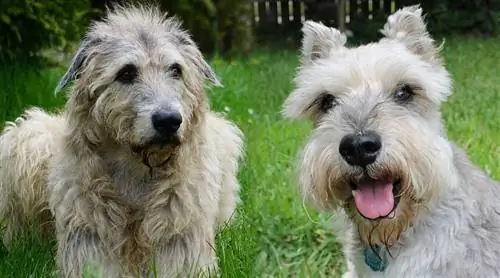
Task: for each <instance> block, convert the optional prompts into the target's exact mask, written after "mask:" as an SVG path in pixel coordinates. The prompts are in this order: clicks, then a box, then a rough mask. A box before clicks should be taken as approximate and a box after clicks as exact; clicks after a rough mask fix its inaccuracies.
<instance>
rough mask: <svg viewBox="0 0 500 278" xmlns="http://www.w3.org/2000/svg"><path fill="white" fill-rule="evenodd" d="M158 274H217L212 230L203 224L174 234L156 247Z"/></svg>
mask: <svg viewBox="0 0 500 278" xmlns="http://www.w3.org/2000/svg"><path fill="white" fill-rule="evenodd" d="M154 257H155V265H154V266H153V269H152V272H154V273H155V274H156V276H155V277H160V278H166V277H216V275H217V273H218V267H217V258H216V254H215V246H214V237H213V233H212V232H211V231H210V232H209V231H206V230H204V229H202V228H201V227H198V228H194V229H192V230H191V231H189V232H185V233H182V234H176V235H173V236H172V237H171V238H170V239H168V240H166V241H165V242H160V244H159V246H158V248H156V249H155V256H154Z"/></svg>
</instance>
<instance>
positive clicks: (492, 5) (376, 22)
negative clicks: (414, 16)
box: [348, 0, 500, 42]
mask: <svg viewBox="0 0 500 278" xmlns="http://www.w3.org/2000/svg"><path fill="white" fill-rule="evenodd" d="M417 2H418V1H406V4H400V5H403V6H405V5H412V4H416V3H417ZM420 3H421V5H422V8H423V11H424V14H426V21H427V25H428V29H429V31H430V32H431V33H432V34H434V35H441V36H443V35H450V34H456V33H462V34H480V35H486V36H491V35H494V34H495V33H496V32H497V29H498V24H499V20H500V0H443V1H434V0H426V1H420ZM398 8H400V7H398ZM386 20H387V14H386V13H384V12H383V11H382V10H380V12H379V13H375V14H374V15H373V19H372V20H368V19H367V18H366V16H361V17H359V18H355V19H354V20H352V22H351V23H350V24H349V27H348V28H349V29H350V30H351V31H353V33H354V40H355V41H362V42H367V41H372V40H375V39H378V38H380V32H378V31H379V29H380V28H382V26H383V24H384V23H385V21H386Z"/></svg>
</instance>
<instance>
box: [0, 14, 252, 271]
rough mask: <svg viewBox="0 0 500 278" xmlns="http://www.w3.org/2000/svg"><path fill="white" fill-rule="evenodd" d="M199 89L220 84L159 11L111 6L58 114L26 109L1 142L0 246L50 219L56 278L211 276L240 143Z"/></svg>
mask: <svg viewBox="0 0 500 278" xmlns="http://www.w3.org/2000/svg"><path fill="white" fill-rule="evenodd" d="M206 79H208V80H210V81H211V82H213V83H215V84H216V85H220V83H219V81H218V79H217V77H216V75H215V74H214V72H213V70H212V69H211V68H210V66H209V65H208V64H207V62H206V61H205V60H204V59H203V57H202V54H201V53H200V51H199V49H198V48H197V46H196V45H195V43H194V42H193V40H192V39H191V38H190V36H189V35H188V33H187V32H186V31H183V30H182V29H181V26H180V24H179V22H178V21H176V20H175V19H173V18H167V17H165V16H164V15H162V14H161V12H160V11H159V10H158V9H155V8H143V7H116V8H115V9H113V10H111V11H109V13H108V15H107V17H106V18H105V19H103V20H102V21H99V22H95V23H94V24H93V25H92V26H91V28H90V30H89V31H88V33H87V35H86V37H85V39H84V40H83V41H82V43H81V46H80V48H79V49H78V52H77V53H76V55H75V57H74V59H73V61H72V63H71V66H70V68H69V69H68V71H67V73H66V74H65V75H64V77H63V78H62V80H61V82H60V84H59V86H58V88H57V90H62V89H64V88H65V87H66V86H67V85H68V84H69V83H70V82H72V81H75V82H74V86H73V87H72V89H71V91H70V93H69V99H68V101H67V103H66V107H65V109H64V111H63V112H62V113H60V114H57V115H51V114H47V113H45V112H43V111H41V110H39V109H30V110H28V111H26V112H25V114H24V115H23V117H22V118H19V119H18V120H17V121H16V122H15V123H9V124H8V126H7V127H6V129H5V131H4V133H3V135H2V136H1V137H0V165H2V168H1V169H0V219H1V220H0V221H2V222H3V221H5V223H6V226H7V227H6V233H5V237H4V242H5V243H6V244H7V245H9V244H10V242H11V240H12V239H13V237H15V236H16V235H17V234H18V233H19V232H21V231H22V230H23V229H25V228H26V227H27V226H28V225H29V224H31V223H34V222H35V221H38V222H40V221H47V220H51V219H53V218H54V219H55V232H56V235H57V242H58V248H57V264H58V268H59V270H60V275H61V276H62V277H81V276H82V273H84V271H85V269H86V268H87V267H88V268H89V269H90V270H91V271H93V272H100V273H102V275H103V276H104V277H125V276H141V277H144V276H148V275H149V274H148V271H149V270H150V268H151V267H150V265H151V264H154V271H155V273H156V275H158V277H172V276H176V275H180V276H183V277H185V276H186V275H188V274H189V275H190V274H193V275H195V274H199V273H200V272H203V273H208V272H215V271H216V270H217V258H216V254H215V249H214V248H215V242H214V240H215V233H216V229H217V228H218V227H219V226H220V225H221V224H222V223H224V222H226V221H228V220H229V219H230V218H231V216H232V215H233V213H234V210H235V207H236V205H237V203H238V201H239V197H238V192H239V184H238V181H237V177H236V174H237V170H238V162H239V160H240V158H241V156H242V138H243V137H242V134H241V132H240V130H239V128H238V127H236V126H235V125H233V124H232V123H231V122H229V121H227V120H225V119H223V118H221V117H220V116H217V115H216V114H214V113H213V112H211V110H210V107H209V104H208V100H207V96H206V93H205V87H204V80H206ZM46 227H49V228H50V225H46ZM44 230H46V231H50V229H44Z"/></svg>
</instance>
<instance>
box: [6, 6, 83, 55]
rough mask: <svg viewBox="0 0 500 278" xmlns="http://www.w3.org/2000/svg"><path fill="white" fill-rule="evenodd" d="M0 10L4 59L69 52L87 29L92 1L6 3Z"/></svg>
mask: <svg viewBox="0 0 500 278" xmlns="http://www.w3.org/2000/svg"><path fill="white" fill-rule="evenodd" d="M1 5H2V7H1V9H0V34H2V35H1V36H0V59H14V58H16V57H19V56H23V57H36V56H38V55H39V54H40V50H42V49H45V48H49V47H58V48H67V47H68V46H69V42H71V41H74V40H78V39H79V38H80V37H81V36H82V34H83V33H84V29H85V28H86V26H87V14H88V12H89V11H90V4H89V2H88V0H78V1H70V0H50V1H44V0H6V1H2V4H1Z"/></svg>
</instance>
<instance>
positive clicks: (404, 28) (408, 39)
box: [380, 5, 440, 61]
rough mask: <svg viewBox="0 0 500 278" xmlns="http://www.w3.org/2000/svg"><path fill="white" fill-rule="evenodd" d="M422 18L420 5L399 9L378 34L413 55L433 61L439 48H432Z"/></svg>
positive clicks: (432, 44)
mask: <svg viewBox="0 0 500 278" xmlns="http://www.w3.org/2000/svg"><path fill="white" fill-rule="evenodd" d="M424 17H425V16H423V15H422V8H421V7H420V5H413V6H407V7H404V8H401V9H399V10H398V11H396V12H395V13H393V14H392V15H390V16H389V17H388V18H387V23H386V24H385V25H384V28H383V29H382V30H380V32H381V33H382V34H383V35H384V36H385V37H386V38H388V39H392V40H396V41H399V42H401V43H403V44H405V45H406V47H407V48H408V49H409V50H410V51H411V52H413V53H414V54H417V55H420V56H422V57H423V58H424V59H426V60H428V61H435V60H437V59H438V53H439V51H440V47H435V46H434V40H433V39H432V38H431V36H430V34H429V32H428V31H427V28H426V24H425V21H424Z"/></svg>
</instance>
